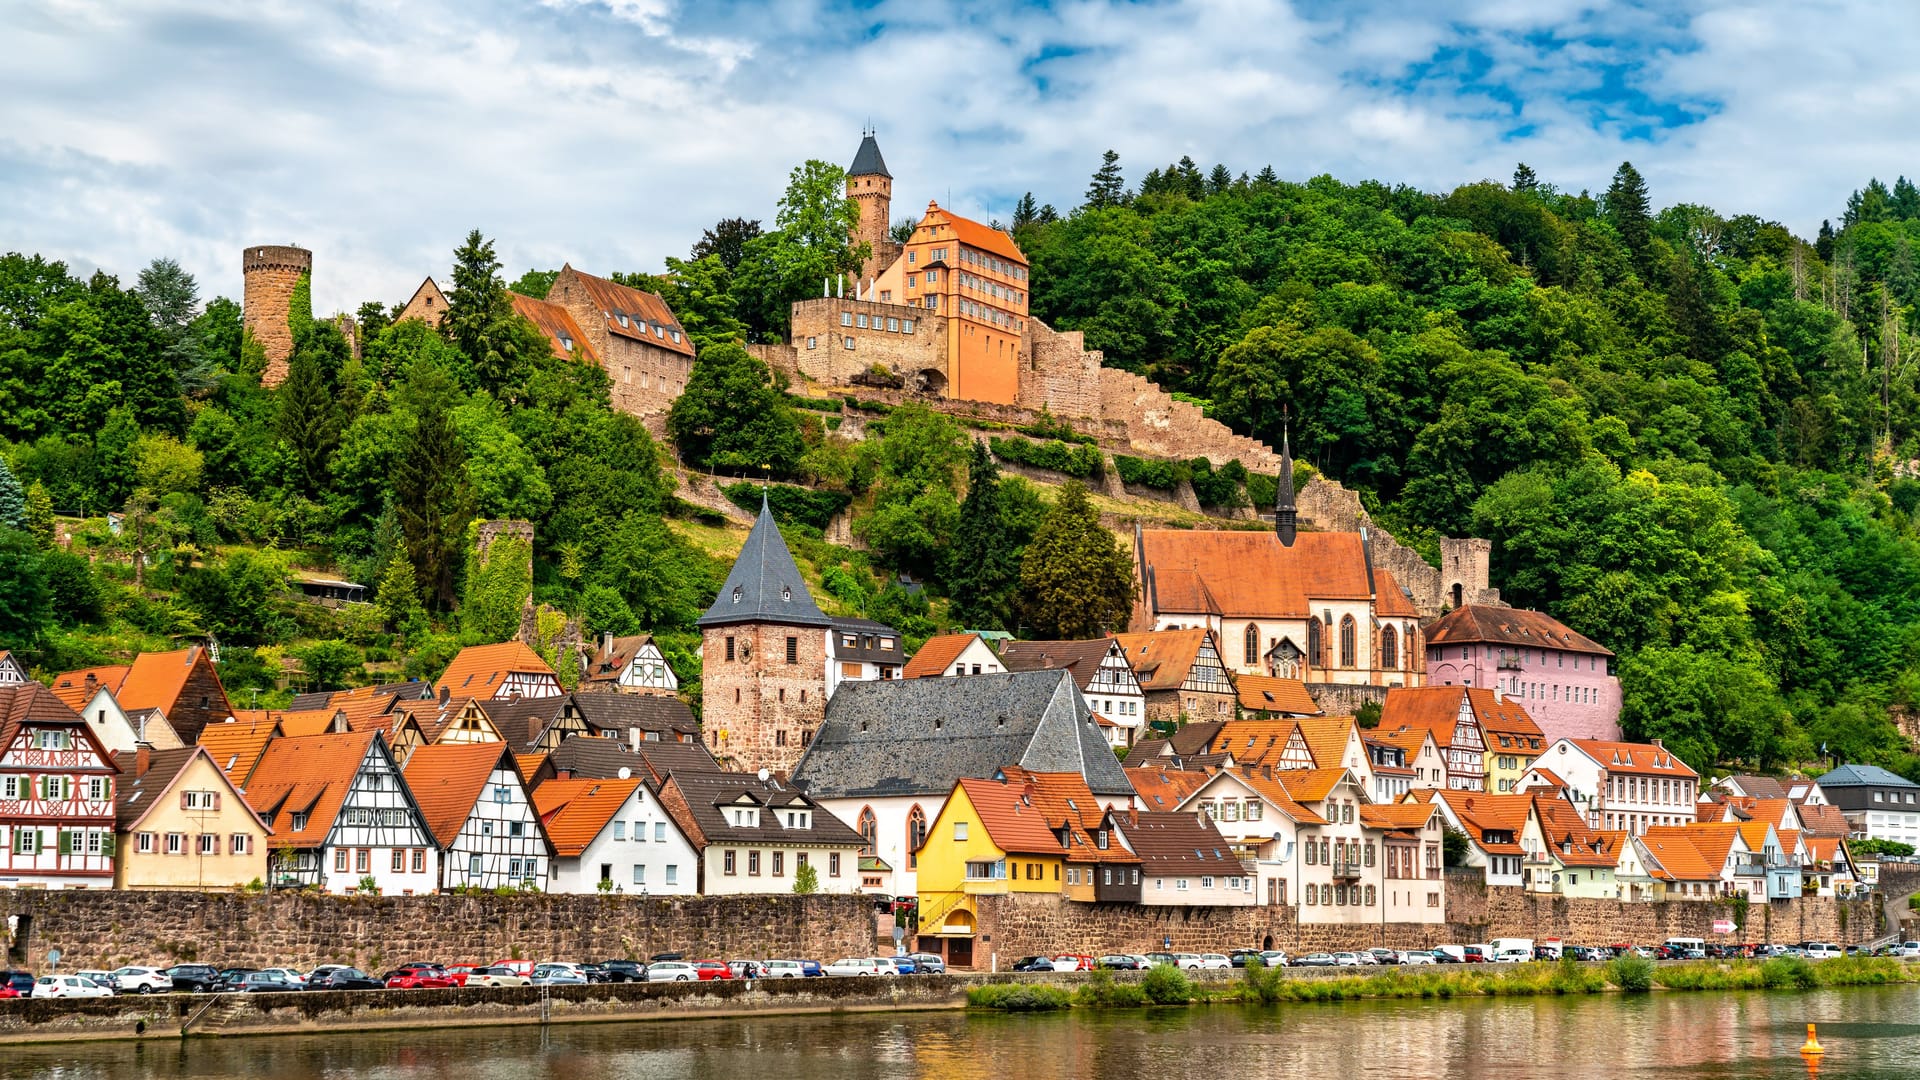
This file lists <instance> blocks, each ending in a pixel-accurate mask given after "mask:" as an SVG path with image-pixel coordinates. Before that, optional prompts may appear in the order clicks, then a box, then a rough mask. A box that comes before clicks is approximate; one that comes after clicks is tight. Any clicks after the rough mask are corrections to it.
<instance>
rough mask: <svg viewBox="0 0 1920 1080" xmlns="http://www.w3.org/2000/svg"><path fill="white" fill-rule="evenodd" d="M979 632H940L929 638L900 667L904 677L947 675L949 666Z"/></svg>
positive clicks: (916, 677) (901, 674) (922, 677)
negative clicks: (903, 665)
mask: <svg viewBox="0 0 1920 1080" xmlns="http://www.w3.org/2000/svg"><path fill="white" fill-rule="evenodd" d="M979 637H980V635H979V634H940V635H938V636H935V637H930V638H928V639H927V642H926V644H924V645H922V646H920V651H919V652H916V653H914V654H913V656H912V658H911V659H909V660H908V661H907V665H906V666H905V667H903V668H901V669H900V677H901V678H903V679H927V678H932V677H934V676H937V675H945V674H946V673H947V668H948V666H949V665H951V664H952V663H953V662H954V661H955V660H958V659H959V658H960V654H961V653H963V652H965V651H966V649H967V646H968V645H971V644H972V643H973V642H974V641H975V640H976V639H978V638H979Z"/></svg>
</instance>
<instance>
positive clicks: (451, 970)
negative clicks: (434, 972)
mask: <svg viewBox="0 0 1920 1080" xmlns="http://www.w3.org/2000/svg"><path fill="white" fill-rule="evenodd" d="M485 966H486V965H485V964H454V965H451V966H450V967H448V968H447V969H446V970H445V971H442V972H441V974H442V975H444V976H446V979H447V981H448V982H450V983H452V984H453V985H455V986H465V985H467V980H468V979H471V978H473V973H474V972H476V971H479V970H480V969H481V968H483V967H485Z"/></svg>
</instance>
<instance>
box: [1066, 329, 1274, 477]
mask: <svg viewBox="0 0 1920 1080" xmlns="http://www.w3.org/2000/svg"><path fill="white" fill-rule="evenodd" d="M1036 325H1037V324H1036ZM1099 415H1100V417H1101V419H1104V420H1107V421H1110V422H1117V423H1119V424H1120V425H1121V426H1122V427H1124V428H1125V430H1126V433H1127V442H1128V444H1129V445H1130V446H1132V447H1133V448H1134V449H1135V450H1138V451H1140V452H1143V453H1146V454H1149V455H1152V456H1155V457H1163V458H1175V459H1178V460H1181V461H1191V460H1192V459H1194V458H1197V457H1203V458H1206V459H1207V460H1209V461H1211V462H1213V463H1214V464H1215V465H1225V464H1226V463H1227V462H1229V461H1236V460H1237V461H1239V462H1240V464H1242V465H1245V466H1246V467H1247V468H1248V469H1249V470H1250V471H1253V472H1264V473H1271V474H1277V473H1278V472H1279V470H1280V455H1279V454H1277V453H1275V452H1274V450H1273V448H1272V447H1270V446H1268V445H1267V444H1266V443H1263V442H1259V441H1257V440H1254V439H1249V438H1247V437H1246V436H1245V435H1238V434H1235V433H1234V431H1233V429H1231V428H1229V427H1227V426H1226V425H1225V424H1222V423H1220V422H1219V421H1217V420H1211V419H1209V418H1208V417H1207V415H1206V414H1205V413H1203V412H1201V411H1200V409H1199V408H1198V407H1196V406H1193V405H1189V404H1187V403H1186V402H1184V401H1175V400H1174V398H1173V395H1171V394H1169V393H1167V392H1166V391H1164V390H1162V389H1160V387H1158V386H1156V385H1154V384H1153V383H1152V382H1149V381H1148V380H1146V379H1143V378H1141V377H1140V376H1138V375H1135V374H1134V373H1133V372H1131V371H1121V370H1119V369H1118V368H1101V369H1100V413H1099Z"/></svg>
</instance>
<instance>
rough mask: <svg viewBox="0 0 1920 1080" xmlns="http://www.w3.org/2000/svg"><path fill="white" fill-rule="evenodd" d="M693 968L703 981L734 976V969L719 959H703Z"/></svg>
mask: <svg viewBox="0 0 1920 1080" xmlns="http://www.w3.org/2000/svg"><path fill="white" fill-rule="evenodd" d="M693 969H694V971H695V972H697V973H698V974H699V976H700V981H701V982H712V981H713V980H715V979H731V978H733V969H732V968H730V967H728V966H727V965H726V964H724V963H722V962H721V961H719V960H702V961H700V962H699V963H697V964H695V965H693Z"/></svg>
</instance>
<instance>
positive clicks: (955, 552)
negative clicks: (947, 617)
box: [942, 439, 1021, 630]
mask: <svg viewBox="0 0 1920 1080" xmlns="http://www.w3.org/2000/svg"><path fill="white" fill-rule="evenodd" d="M1020 548H1021V545H1020V544H1018V543H1016V542H1015V540H1014V537H1013V535H1012V530H1010V529H1009V528H1008V527H1007V520H1006V512H1005V509H1004V508H1003V507H1002V505H1001V499H1000V467H999V466H998V465H996V464H994V460H993V455H992V454H990V453H988V452H987V446H986V443H984V442H983V441H981V440H979V439H975V440H974V442H973V446H972V449H971V450H969V451H968V457H967V497H966V498H965V499H964V500H962V501H961V503H960V520H959V525H958V527H957V528H956V529H955V530H954V534H953V546H952V547H950V548H949V549H948V550H947V556H946V572H945V573H944V574H943V575H942V584H943V585H944V586H945V588H946V591H947V595H948V596H950V597H952V598H953V608H952V615H953V621H954V622H956V623H959V624H960V625H961V626H965V627H974V628H978V629H983V630H1004V629H1006V627H1007V625H1008V623H1009V622H1010V621H1011V619H1012V616H1013V607H1014V601H1015V600H1016V599H1017V598H1018V597H1017V594H1018V592H1019V588H1020Z"/></svg>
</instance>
